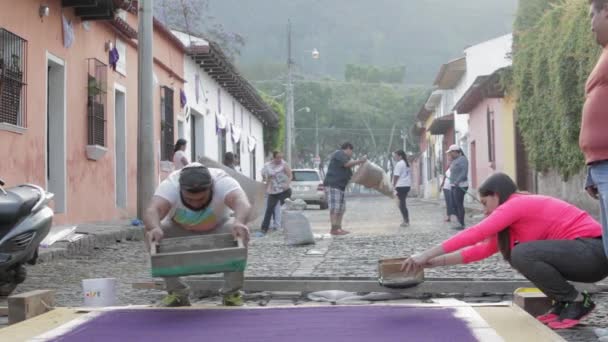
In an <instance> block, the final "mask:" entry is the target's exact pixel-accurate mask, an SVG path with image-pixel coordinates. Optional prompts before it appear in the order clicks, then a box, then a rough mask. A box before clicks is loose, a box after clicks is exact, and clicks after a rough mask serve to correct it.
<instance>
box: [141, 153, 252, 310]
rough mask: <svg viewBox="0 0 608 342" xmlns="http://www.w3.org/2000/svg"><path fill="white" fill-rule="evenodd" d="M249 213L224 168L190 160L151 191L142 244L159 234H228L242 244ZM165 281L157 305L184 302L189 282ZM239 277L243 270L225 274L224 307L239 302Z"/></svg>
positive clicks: (238, 188)
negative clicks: (164, 292)
mask: <svg viewBox="0 0 608 342" xmlns="http://www.w3.org/2000/svg"><path fill="white" fill-rule="evenodd" d="M231 211H232V212H234V217H231ZM250 211H251V205H250V204H249V200H248V199H247V195H246V194H245V192H244V191H243V189H242V188H241V186H240V185H239V183H238V182H237V181H236V180H234V179H233V178H232V177H230V176H229V175H228V174H227V173H226V172H225V171H223V170H220V169H213V168H207V167H205V166H203V165H202V164H200V163H191V164H188V165H187V166H186V167H184V168H183V169H181V170H179V171H174V172H173V173H171V174H170V175H169V176H168V177H167V178H166V179H165V180H164V181H163V182H162V183H161V184H160V185H159V186H158V188H157V189H156V192H155V193H154V196H153V197H152V200H151V203H150V205H149V207H148V208H147V209H146V213H145V216H144V225H145V233H146V242H147V244H148V247H149V246H150V245H151V244H158V243H159V242H160V241H161V240H162V239H163V238H173V237H183V236H194V235H212V234H226V233H231V234H232V235H233V236H234V238H235V240H236V239H242V241H243V244H244V245H245V246H247V244H248V242H249V229H248V228H247V225H246V220H247V217H248V216H249V213H250ZM164 280H165V284H166V288H167V292H168V295H167V296H166V297H165V298H164V299H163V300H162V302H161V303H160V304H159V306H165V307H176V306H189V305H190V301H189V298H188V296H189V292H190V291H189V288H188V286H187V285H186V284H184V283H183V282H181V280H180V278H179V277H167V278H164ZM243 280H244V275H243V272H226V273H224V286H223V288H222V289H221V290H220V293H221V294H222V296H223V299H222V303H223V304H224V305H226V306H241V305H243V300H242V298H241V293H240V289H241V288H242V287H243Z"/></svg>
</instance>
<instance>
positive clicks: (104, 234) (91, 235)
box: [38, 222, 144, 263]
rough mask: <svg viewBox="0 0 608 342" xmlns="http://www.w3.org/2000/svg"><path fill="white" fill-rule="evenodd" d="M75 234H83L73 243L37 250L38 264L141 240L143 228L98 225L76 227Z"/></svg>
mask: <svg viewBox="0 0 608 342" xmlns="http://www.w3.org/2000/svg"><path fill="white" fill-rule="evenodd" d="M76 232H77V233H80V234H85V236H84V237H82V238H81V239H79V240H76V241H74V242H56V243H54V244H53V245H52V246H51V247H49V248H42V247H41V248H39V249H38V262H40V263H45V262H51V261H53V260H57V259H60V258H67V257H70V256H75V255H88V254H91V253H92V252H93V251H94V250H95V249H100V248H103V247H107V246H110V245H114V244H116V243H117V242H122V241H141V240H143V235H144V234H143V233H144V229H143V227H136V226H131V225H129V224H128V223H123V222H121V223H99V224H82V225H78V227H77V228H76Z"/></svg>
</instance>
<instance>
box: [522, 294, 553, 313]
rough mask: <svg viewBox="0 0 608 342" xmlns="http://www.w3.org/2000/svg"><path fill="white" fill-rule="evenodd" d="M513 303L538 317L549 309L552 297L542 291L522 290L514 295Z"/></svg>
mask: <svg viewBox="0 0 608 342" xmlns="http://www.w3.org/2000/svg"><path fill="white" fill-rule="evenodd" d="M513 303H515V304H516V305H517V306H519V307H520V308H522V309H524V310H525V311H526V312H527V313H529V314H530V315H532V317H536V316H539V315H542V314H544V313H546V312H547V311H549V308H551V299H549V298H547V296H545V294H544V293H542V292H520V293H517V292H516V293H515V294H514V295H513Z"/></svg>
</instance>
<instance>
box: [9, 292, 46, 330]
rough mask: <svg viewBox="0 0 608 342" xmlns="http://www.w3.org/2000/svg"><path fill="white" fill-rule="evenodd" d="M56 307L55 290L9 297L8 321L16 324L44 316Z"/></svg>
mask: <svg viewBox="0 0 608 342" xmlns="http://www.w3.org/2000/svg"><path fill="white" fill-rule="evenodd" d="M54 306H55V291H54V290H36V291H30V292H25V293H20V294H17V295H14V296H10V297H8V321H9V324H15V323H18V322H21V321H25V320H26V319H30V318H32V317H35V316H38V315H42V314H43V313H45V312H47V311H49V310H52V309H53V307H54Z"/></svg>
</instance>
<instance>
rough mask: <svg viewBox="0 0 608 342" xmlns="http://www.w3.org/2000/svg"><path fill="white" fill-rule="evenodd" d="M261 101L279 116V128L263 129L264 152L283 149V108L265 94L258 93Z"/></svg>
mask: <svg viewBox="0 0 608 342" xmlns="http://www.w3.org/2000/svg"><path fill="white" fill-rule="evenodd" d="M260 95H261V96H262V99H263V100H264V101H265V102H266V103H267V104H268V105H269V106H270V107H271V108H272V109H273V110H274V111H275V112H276V113H277V114H278V115H279V127H277V128H266V129H264V150H265V151H267V152H270V151H274V150H278V151H280V150H282V149H283V141H284V140H285V106H284V105H283V104H282V103H279V102H277V101H276V100H274V99H273V98H272V97H270V96H268V95H267V94H265V93H263V92H260Z"/></svg>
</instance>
